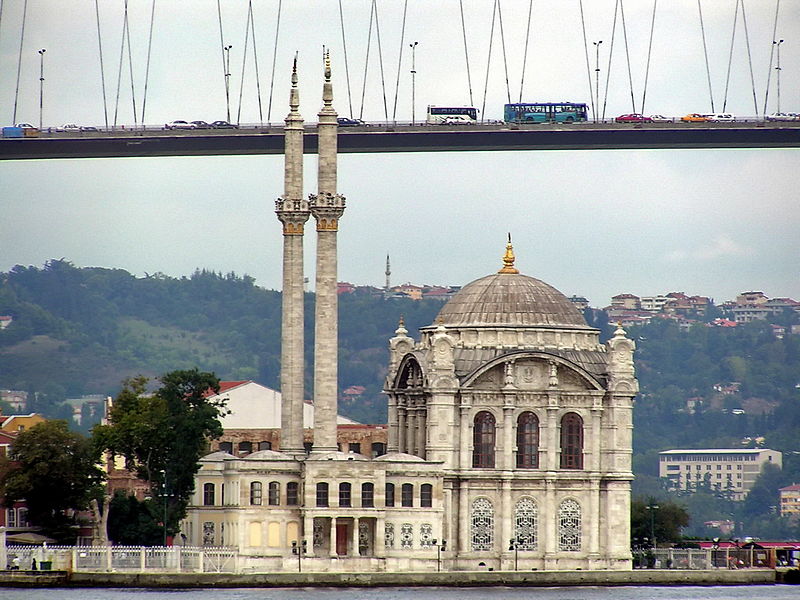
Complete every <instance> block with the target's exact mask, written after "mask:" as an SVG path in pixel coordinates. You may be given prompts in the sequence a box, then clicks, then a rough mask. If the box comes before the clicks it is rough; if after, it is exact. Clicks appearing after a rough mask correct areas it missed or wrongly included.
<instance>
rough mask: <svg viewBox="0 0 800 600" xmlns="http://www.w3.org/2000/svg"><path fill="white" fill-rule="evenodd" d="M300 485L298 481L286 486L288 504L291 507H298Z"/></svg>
mask: <svg viewBox="0 0 800 600" xmlns="http://www.w3.org/2000/svg"><path fill="white" fill-rule="evenodd" d="M298 491H299V485H298V483H297V482H296V481H290V482H289V483H287V484H286V504H287V505H289V506H297V505H298V504H299V503H300V502H299V494H298Z"/></svg>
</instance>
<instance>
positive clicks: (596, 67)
mask: <svg viewBox="0 0 800 600" xmlns="http://www.w3.org/2000/svg"><path fill="white" fill-rule="evenodd" d="M602 43H603V40H597V41H596V42H592V44H594V98H595V109H594V120H595V123H596V122H598V121H599V120H600V118H599V117H598V113H599V111H600V44H602Z"/></svg>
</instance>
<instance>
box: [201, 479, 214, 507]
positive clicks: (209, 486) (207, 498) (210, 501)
mask: <svg viewBox="0 0 800 600" xmlns="http://www.w3.org/2000/svg"><path fill="white" fill-rule="evenodd" d="M214 500H215V499H214V484H213V483H204V484H203V506H214V504H215V502H214Z"/></svg>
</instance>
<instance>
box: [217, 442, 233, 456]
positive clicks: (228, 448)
mask: <svg viewBox="0 0 800 600" xmlns="http://www.w3.org/2000/svg"><path fill="white" fill-rule="evenodd" d="M219 451H220V452H227V453H228V454H233V442H220V443H219Z"/></svg>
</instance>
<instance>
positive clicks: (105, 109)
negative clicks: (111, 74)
mask: <svg viewBox="0 0 800 600" xmlns="http://www.w3.org/2000/svg"><path fill="white" fill-rule="evenodd" d="M94 12H95V20H96V21H97V49H98V51H99V53H100V85H101V88H102V91H103V118H104V119H105V124H106V129H108V98H107V95H106V70H105V66H104V64H103V39H102V36H101V35H100V6H99V0H94Z"/></svg>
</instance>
